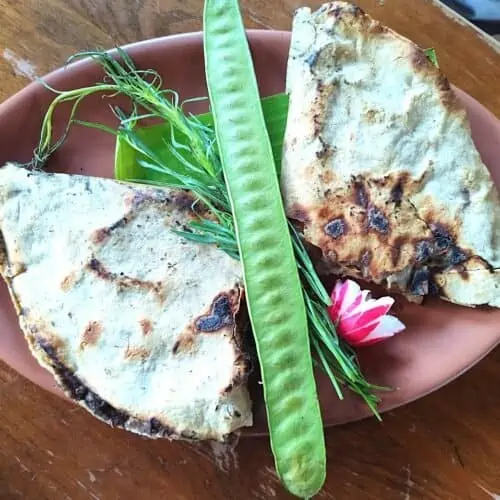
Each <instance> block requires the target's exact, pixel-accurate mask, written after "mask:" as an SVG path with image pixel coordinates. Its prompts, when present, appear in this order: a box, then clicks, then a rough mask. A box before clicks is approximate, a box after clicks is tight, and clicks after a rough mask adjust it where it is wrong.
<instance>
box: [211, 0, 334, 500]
mask: <svg viewBox="0 0 500 500" xmlns="http://www.w3.org/2000/svg"><path fill="white" fill-rule="evenodd" d="M204 50H205V65H206V76H207V85H208V91H209V97H210V103H211V106H212V113H213V117H214V124H215V129H216V134H217V140H218V146H219V151H220V156H221V160H222V166H223V170H224V175H225V178H226V183H227V187H228V191H229V197H230V200H231V204H232V211H233V216H234V223H235V227H236V234H237V240H238V247H239V252H240V257H241V262H242V265H243V271H244V279H245V288H246V296H247V304H248V309H249V314H250V319H251V322H252V327H253V331H254V336H255V342H256V346H257V352H258V356H259V361H260V367H261V372H262V382H263V388H264V397H265V401H266V408H267V419H268V424H269V433H270V438H271V446H272V449H273V453H274V456H275V461H276V469H277V471H278V474H279V476H280V477H281V479H282V481H283V483H284V484H285V486H286V487H287V488H288V490H289V491H290V492H291V493H293V494H295V495H297V496H299V497H302V498H309V497H312V496H313V495H314V494H316V493H317V492H318V491H319V490H320V489H321V487H322V485H323V482H324V480H325V471H326V453H325V443H324V434H323V424H322V419H321V413H320V408H319V402H318V397H317V393H316V384H315V380H314V375H313V369H312V359H311V352H310V345H309V338H308V329H307V316H306V309H305V304H304V298H303V295H302V290H301V285H300V280H299V275H298V270H297V264H296V261H295V257H294V253H293V247H292V242H291V238H290V234H289V230H288V226H287V220H286V216H285V212H284V209H283V203H282V200H281V193H280V189H279V184H278V180H277V175H276V169H275V166H274V160H273V153H272V149H271V144H270V140H269V136H268V134H267V132H266V127H265V122H264V116H263V113H262V107H261V104H260V100H259V91H258V87H257V82H256V78H255V73H254V68H253V64H252V59H251V55H250V50H249V47H248V42H247V39H246V34H245V30H244V26H243V21H242V18H241V14H240V11H239V6H238V2H237V0H206V2H205V11H204Z"/></svg>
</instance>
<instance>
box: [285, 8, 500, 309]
mask: <svg viewBox="0 0 500 500" xmlns="http://www.w3.org/2000/svg"><path fill="white" fill-rule="evenodd" d="M287 91H288V93H289V95H290V111H289V115H288V121H287V129H286V136H285V144H284V157H283V165H282V170H281V172H282V176H281V183H282V191H283V195H284V200H285V204H286V210H287V213H288V215H289V216H290V217H293V218H295V219H296V220H298V221H300V222H302V223H303V224H304V230H305V236H306V238H307V240H308V241H309V242H311V243H312V244H313V245H316V246H317V247H319V248H321V250H322V252H323V255H324V257H325V259H326V261H327V262H328V263H329V265H330V268H331V270H332V271H333V272H334V273H338V274H341V275H347V276H351V277H354V278H358V279H364V280H367V281H371V282H374V283H377V284H381V285H384V286H385V287H386V288H388V289H389V290H394V291H400V292H403V293H404V294H406V295H407V296H408V297H409V298H411V299H412V300H419V299H421V298H422V297H423V296H425V295H431V294H434V295H439V296H441V297H443V298H445V299H447V300H449V301H452V302H455V303H458V304H462V305H467V306H474V305H480V304H481V305H482V304H489V305H491V306H495V307H499V306H500V294H499V285H500V273H499V270H498V268H499V267H500V230H499V229H500V204H499V198H498V193H497V190H496V188H495V186H494V184H493V182H492V179H491V177H490V174H489V172H488V169H487V168H486V166H485V165H484V164H483V163H482V161H481V158H480V156H479V153H478V151H477V150H476V148H475V146H474V143H473V141H472V138H471V133H470V128H469V123H468V119H467V116H466V113H465V111H464V109H463V108H462V106H461V105H460V103H459V102H458V100H457V98H456V96H455V94H454V92H453V90H452V89H451V88H450V85H449V83H448V81H447V80H446V78H445V77H444V76H443V75H442V73H441V72H440V71H439V69H437V68H436V67H435V66H434V65H433V64H432V63H431V62H430V61H429V60H428V59H427V57H426V55H425V53H424V52H423V51H422V50H421V49H420V48H419V47H417V46H416V45H415V44H414V43H412V42H411V41H409V40H407V39H405V38H403V37H402V36H399V35H398V34H396V33H394V32H393V31H391V30H390V29H388V28H386V27H385V26H382V25H381V24H380V23H379V22H377V21H375V20H373V19H372V18H370V17H369V16H368V15H366V14H365V13H364V12H363V11H362V10H361V9H359V8H358V7H355V6H353V5H350V4H348V3H344V2H333V3H330V4H325V5H323V6H322V7H321V8H320V9H319V10H317V11H316V12H311V10H310V9H309V8H302V9H299V10H298V11H297V13H296V16H295V19H294V23H293V33H292V43H291V49H290V56H289V62H288V74H287Z"/></svg>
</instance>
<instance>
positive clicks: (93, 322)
mask: <svg viewBox="0 0 500 500" xmlns="http://www.w3.org/2000/svg"><path fill="white" fill-rule="evenodd" d="M192 204H193V200H192V198H191V197H190V196H189V194H188V193H186V192H182V191H174V190H167V189H154V188H149V187H142V186H141V187H138V186H133V185H127V184H123V183H119V182H116V181H113V180H109V179H98V178H92V177H84V176H73V175H66V174H47V173H40V172H29V171H27V170H25V169H23V168H20V167H17V166H13V165H7V166H5V167H4V168H2V169H0V231H1V237H2V239H1V243H2V246H3V249H2V251H1V262H0V264H1V265H0V267H1V273H2V275H3V277H4V279H5V280H6V282H7V284H8V286H9V288H10V292H11V295H12V299H13V301H14V303H15V305H16V308H17V311H18V314H19V319H20V324H21V328H22V330H23V332H24V334H25V336H26V339H27V340H28V343H29V345H30V348H31V350H32V352H33V354H34V355H35V357H36V358H37V359H38V361H39V362H40V363H41V364H42V365H43V366H45V367H46V368H47V369H48V370H50V371H51V372H52V373H53V374H54V376H55V378H56V379H57V381H58V383H59V385H60V386H61V387H62V388H63V389H64V391H65V392H66V394H67V395H68V396H69V397H70V398H72V399H73V400H75V401H77V402H78V403H80V404H81V405H82V406H84V407H85V408H86V409H87V410H88V411H90V412H91V413H92V414H94V415H95V416H96V417H98V418H99V419H101V420H103V421H105V422H107V423H109V424H111V425H113V426H116V427H121V428H124V429H127V430H129V431H133V432H136V433H138V434H143V435H145V436H148V437H152V438H159V437H167V438H178V437H181V438H186V439H216V440H223V439H225V437H226V436H228V435H229V434H230V433H231V432H233V431H235V430H236V429H238V428H240V427H243V426H249V425H251V424H252V415H251V403H250V398H249V394H248V392H247V388H246V379H247V375H248V371H249V361H248V359H247V358H246V357H245V355H244V353H243V351H242V341H243V338H242V334H243V332H242V329H243V325H244V324H245V323H246V321H243V320H242V316H241V314H240V307H241V306H242V303H243V302H242V301H243V289H242V286H241V283H242V274H241V269H240V265H239V263H238V262H237V261H235V260H233V259H231V258H230V257H228V256H227V255H226V254H225V253H224V252H222V251H221V250H219V249H217V248H216V247H213V246H207V245H198V244H196V243H192V242H189V241H187V240H186V239H184V238H182V237H180V236H178V235H176V234H175V232H174V231H173V230H174V229H176V228H183V227H184V226H185V224H186V223H188V222H189V221H190V220H191V219H192V218H193V217H194V216H195V215H194V214H193V212H192V208H191V207H192Z"/></svg>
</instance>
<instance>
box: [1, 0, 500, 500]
mask: <svg viewBox="0 0 500 500" xmlns="http://www.w3.org/2000/svg"><path fill="white" fill-rule="evenodd" d="M303 3H305V2H304V0H243V1H242V7H243V10H244V13H245V19H246V23H247V26H248V27H260V28H277V29H289V28H290V22H291V16H292V13H293V11H294V10H295V8H297V7H299V6H300V5H302V4H303ZM320 3H321V2H319V1H316V0H315V1H309V2H308V4H309V5H311V6H317V5H319V4H320ZM358 3H359V5H360V6H361V7H363V8H364V9H365V10H367V11H368V12H369V13H370V14H372V15H374V16H375V17H377V18H378V19H380V20H381V21H383V22H384V23H386V24H387V25H389V26H390V27H392V28H394V29H396V30H397V31H399V32H400V33H402V34H404V35H406V36H408V37H409V38H411V39H412V40H414V41H415V42H416V43H418V44H420V45H421V46H423V47H430V46H432V47H435V48H436V50H437V52H438V56H439V60H440V64H441V67H442V68H443V70H444V71H445V73H446V74H447V75H448V76H449V78H450V80H451V81H452V82H453V83H455V84H456V85H458V86H459V87H461V88H463V89H464V90H466V91H467V92H469V93H470V94H471V95H472V96H474V97H475V98H476V99H478V100H479V101H480V102H481V103H483V104H484V105H485V106H487V107H488V108H489V109H490V110H491V111H492V112H493V113H495V114H496V115H497V116H500V92H499V90H500V52H499V49H498V47H495V44H494V43H488V42H487V41H486V39H485V37H484V36H482V35H480V34H478V32H477V31H476V30H474V29H472V28H471V27H470V26H467V25H466V24H464V23H462V22H458V21H457V19H456V18H455V17H454V16H450V13H449V12H446V11H445V10H444V9H441V8H440V7H439V6H437V5H436V4H435V3H433V2H430V1H424V0H385V2H382V1H381V0H379V1H374V0H361V1H359V2H358ZM201 11H202V1H201V0H0V26H1V29H0V78H1V82H2V85H1V87H0V100H3V99H5V98H7V97H8V96H9V95H11V94H13V93H14V92H16V91H17V90H19V89H20V88H22V87H23V86H25V85H26V84H27V83H28V82H29V80H30V79H33V78H35V77H36V76H37V75H43V74H44V73H46V72H47V71H49V70H51V69H54V68H56V67H58V66H59V65H61V64H62V63H63V62H64V61H65V60H66V58H67V57H68V56H70V55H71V54H73V53H75V52H77V51H80V50H84V49H90V48H96V47H99V48H108V47H111V46H113V45H116V44H124V43H128V42H133V41H137V40H140V39H145V38H151V37H155V36H160V35H168V34H173V33H180V32H186V31H193V30H199V29H200V27H201ZM0 140H1V139H0ZM0 334H1V326H0ZM470 334H471V335H474V332H470ZM445 355H446V353H443V356H445ZM498 387H500V351H499V350H497V351H495V352H494V353H492V354H490V355H489V357H488V358H487V359H485V360H484V361H482V362H481V363H480V364H479V365H478V366H476V367H475V368H474V369H472V370H471V371H470V372H469V373H467V374H466V375H463V376H462V377H461V378H460V379H458V380H457V381H455V382H453V383H452V384H450V385H448V386H447V387H445V388H443V389H441V390H440V391H438V392H436V393H434V394H433V395H431V396H427V397H426V398H424V399H422V400H420V401H418V402H415V403H413V404H410V405H408V406H406V407H404V408H401V409H398V410H395V411H393V412H390V413H389V414H387V415H386V416H385V418H384V422H383V423H382V424H379V423H377V422H375V421H372V420H369V421H364V422H361V423H356V424H351V425H347V426H343V427H339V428H335V429H330V430H329V431H327V444H328V459H329V474H328V480H327V484H326V488H325V490H324V492H323V493H322V494H320V495H319V496H318V498H324V499H328V498H335V499H341V500H342V499H365V498H366V499H387V500H392V499H394V500H395V499H400V500H401V499H403V500H415V499H436V500H443V499H445V500H448V499H450V500H452V499H457V500H460V499H488V498H500V496H499V495H500V392H499V391H498ZM17 498H21V499H28V500H31V499H33V500H34V499H36V500H45V499H47V500H59V499H63V500H68V499H71V500H80V499H94V500H95V499H101V500H115V499H136V498H145V499H150V498H151V499H168V500H196V499H202V500H205V499H206V500H212V499H213V500H215V499H217V500H219V499H224V500H225V499H228V500H229V499H286V498H290V497H289V496H288V495H287V494H286V493H285V492H284V491H283V490H282V488H281V487H280V485H279V482H278V479H277V478H276V476H275V475H274V472H273V463H272V457H271V454H270V451H269V447H268V442H267V440H266V439H255V438H251V439H250V438H247V439H242V440H241V441H240V443H239V445H238V447H237V448H236V449H229V448H226V447H223V446H221V445H213V444H207V443H205V444H199V445H187V444H182V443H169V442H166V441H149V440H145V439H142V438H139V437H136V436H134V435H130V434H128V433H125V432H122V431H117V430H113V429H110V428H108V427H107V426H106V425H105V424H102V423H100V422H98V421H97V420H95V419H94V418H92V417H91V416H89V415H88V414H87V413H86V412H85V411H83V410H82V409H80V408H77V407H74V406H72V405H71V404H69V403H67V402H65V401H62V400H59V399H58V398H56V397H55V396H52V395H50V394H47V393H45V392H43V391H42V390H41V389H39V388H37V387H35V386H34V385H32V384H31V383H29V382H27V381H26V380H24V379H23V378H22V377H21V376H19V375H18V374H16V373H14V372H13V371H12V370H10V369H9V368H7V367H6V366H4V365H0V499H1V500H4V499H5V500H10V499H17Z"/></svg>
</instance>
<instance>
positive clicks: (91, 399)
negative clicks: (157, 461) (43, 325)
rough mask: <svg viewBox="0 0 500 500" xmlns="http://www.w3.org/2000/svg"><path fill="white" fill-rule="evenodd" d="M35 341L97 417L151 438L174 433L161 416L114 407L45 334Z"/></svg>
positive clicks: (65, 385)
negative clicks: (137, 415)
mask: <svg viewBox="0 0 500 500" xmlns="http://www.w3.org/2000/svg"><path fill="white" fill-rule="evenodd" d="M35 343H36V345H37V347H38V348H39V349H41V350H42V351H43V352H44V353H45V354H46V356H47V357H48V358H49V360H50V364H51V366H52V368H53V369H54V371H55V373H56V375H57V377H58V378H59V380H60V381H61V384H62V386H63V388H64V389H65V390H66V391H67V393H69V396H70V397H71V399H73V400H75V401H79V402H81V403H83V404H84V405H85V406H86V407H87V408H88V409H89V410H90V411H91V412H92V413H93V414H94V415H95V416H96V417H98V418H100V419H101V420H103V421H105V422H107V423H108V424H110V425H112V426H113V427H120V428H123V429H128V430H131V431H136V432H140V433H141V434H147V435H149V436H151V437H158V438H159V437H169V436H172V435H173V434H174V432H175V431H174V429H172V428H171V427H169V426H166V425H164V424H162V423H161V422H160V421H159V420H158V419H156V418H154V417H153V418H151V419H144V420H139V419H137V418H134V417H131V416H130V415H127V413H125V412H123V411H121V410H118V409H117V408H115V407H114V406H111V405H110V404H109V403H107V402H106V401H104V400H103V399H102V398H101V397H100V396H99V395H97V394H96V393H95V392H94V391H92V390H91V389H89V388H88V387H87V386H86V385H85V384H84V383H83V382H82V381H81V380H80V379H79V378H78V377H77V376H76V375H75V374H74V373H73V372H72V371H71V370H70V369H69V368H68V367H67V366H65V365H64V364H63V363H62V362H61V361H60V360H59V357H58V354H57V350H56V349H55V348H54V347H53V346H52V345H51V344H50V343H49V342H47V340H45V339H44V338H43V337H40V336H35ZM183 437H186V438H191V439H195V438H196V435H194V434H193V433H189V435H186V436H183Z"/></svg>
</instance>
